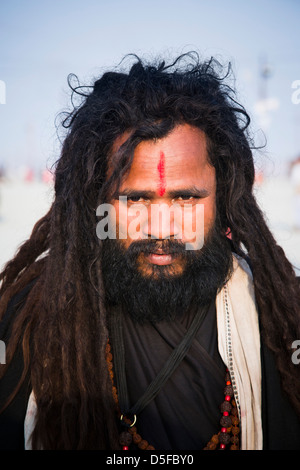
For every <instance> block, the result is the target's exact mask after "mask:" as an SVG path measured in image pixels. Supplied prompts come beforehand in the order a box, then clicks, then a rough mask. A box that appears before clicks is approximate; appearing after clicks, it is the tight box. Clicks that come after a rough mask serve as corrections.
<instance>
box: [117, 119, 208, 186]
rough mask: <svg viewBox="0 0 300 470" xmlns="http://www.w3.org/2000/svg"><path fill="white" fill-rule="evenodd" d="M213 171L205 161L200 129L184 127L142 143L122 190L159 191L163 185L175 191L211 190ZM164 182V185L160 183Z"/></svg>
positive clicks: (205, 147)
mask: <svg viewBox="0 0 300 470" xmlns="http://www.w3.org/2000/svg"><path fill="white" fill-rule="evenodd" d="M214 176H215V171H214V168H213V167H212V166H211V164H210V163H209V160H208V155H207V141H206V136H205V134H204V132H202V131H201V130H200V129H198V128H196V127H193V126H190V125H187V124H183V125H179V126H177V127H176V128H175V129H174V130H173V131H172V132H171V133H170V134H168V135H167V136H166V137H164V138H162V139H157V140H151V141H144V142H141V143H140V144H139V145H138V146H137V147H136V149H135V152H134V156H133V161H132V165H131V168H130V170H129V172H128V173H127V175H126V176H125V178H124V180H123V182H122V184H121V189H122V188H124V187H126V188H130V187H134V188H135V189H151V190H155V188H156V190H157V191H159V187H160V188H161V186H162V182H163V184H164V185H165V186H166V189H168V187H172V189H175V188H176V187H182V186H185V185H188V186H191V185H194V186H199V185H200V186H203V185H206V186H207V185H208V186H211V185H213V184H214ZM162 180H163V181H162Z"/></svg>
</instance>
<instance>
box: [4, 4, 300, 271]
mask: <svg viewBox="0 0 300 470" xmlns="http://www.w3.org/2000/svg"><path fill="white" fill-rule="evenodd" d="M299 18H300V1H299V0H251V1H250V0H249V1H246V0H244V1H243V0H239V1H238V0H227V1H221V0H211V1H209V0H185V1H177V0H166V1H163V0H160V1H158V0H152V1H134V0H127V1H121V0H110V1H109V2H108V1H103V0H98V1H96V0H86V1H85V2H82V1H77V0H62V1H58V0H52V1H48V0H43V1H35V0H26V1H25V0H23V1H21V0H19V1H17V0H0V171H1V172H2V174H3V176H2V178H1V180H0V247H1V248H0V266H2V265H3V263H5V262H6V261H7V260H8V259H9V258H10V257H11V256H12V254H13V253H14V252H15V250H16V248H17V247H18V245H19V244H20V243H21V242H22V241H23V240H24V239H25V238H26V237H27V236H28V235H29V234H30V231H31V229H32V226H33V224H34V222H35V221H36V220H37V219H38V218H39V217H40V216H42V215H43V214H44V213H45V211H46V210H47V209H48V207H49V204H50V202H51V199H52V195H53V193H52V183H51V180H49V173H47V171H46V169H47V168H51V165H52V164H53V163H54V162H55V161H56V160H57V158H58V157H59V151H60V143H59V140H58V138H57V129H56V125H55V124H56V123H57V122H59V121H57V117H58V116H59V113H60V112H62V111H65V110H68V109H69V107H70V90H69V88H68V85H67V76H68V74H69V73H75V74H76V75H77V76H78V78H79V80H80V82H81V83H82V84H84V85H90V84H92V82H93V80H94V79H95V78H96V77H98V76H99V75H100V74H102V73H103V71H105V70H107V69H108V68H111V67H115V66H116V65H117V64H118V63H119V62H120V61H121V60H122V58H123V57H124V56H125V55H126V54H129V53H135V54H138V55H140V56H141V57H145V58H151V57H156V56H161V57H162V58H164V57H166V58H167V59H168V58H170V59H172V58H174V57H176V56H177V55H179V54H181V53H182V52H187V51H189V50H197V51H198V52H199V53H200V55H201V56H202V57H203V58H204V59H206V58H209V57H210V56H214V57H216V58H217V59H219V60H220V61H221V62H222V63H225V64H226V63H227V62H228V61H230V62H231V63H232V66H233V70H234V74H235V77H236V88H237V92H238V99H239V101H240V102H242V104H243V105H244V106H245V107H246V109H247V110H248V112H249V113H250V116H251V118H252V126H251V129H252V133H253V135H254V137H255V140H256V143H257V144H261V143H262V142H263V141H264V139H265V138H266V139H267V146H266V148H265V149H264V150H263V151H261V152H257V153H256V154H255V159H256V167H257V174H258V180H257V189H256V191H257V197H258V199H259V201H260V203H261V205H262V207H263V210H264V211H265V213H266V217H267V218H268V220H269V224H270V226H271V229H272V231H273V233H274V235H275V237H276V238H277V240H278V242H279V243H280V244H281V245H282V246H283V247H284V249H285V251H286V253H287V255H288V257H289V258H290V259H291V261H292V262H293V263H295V264H296V266H300V235H299V234H300V230H299V227H300V224H299V227H297V217H298V216H297V212H296V198H295V192H296V189H295V184H294V180H292V179H291V177H290V173H289V164H290V162H291V161H292V160H293V159H295V158H296V157H297V156H298V155H300V132H299V125H300V103H299V104H298V103H297V99H296V100H295V96H298V97H299V98H300V93H298V95H295V93H296V92H297V89H295V88H293V85H294V86H295V85H297V83H296V81H297V80H298V81H300V47H299ZM299 87H300V82H299ZM293 96H294V99H292V98H293ZM298 101H300V99H299V100H298ZM299 211H300V208H299Z"/></svg>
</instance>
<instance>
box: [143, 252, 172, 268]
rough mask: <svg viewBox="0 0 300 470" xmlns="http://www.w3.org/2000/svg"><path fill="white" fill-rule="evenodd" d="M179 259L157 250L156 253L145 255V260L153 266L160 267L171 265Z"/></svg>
mask: <svg viewBox="0 0 300 470" xmlns="http://www.w3.org/2000/svg"><path fill="white" fill-rule="evenodd" d="M176 257H177V255H175V254H171V253H164V252H163V251H162V250H156V251H155V253H149V254H146V255H145V258H146V259H147V260H148V261H149V262H150V263H152V264H157V265H159V266H165V265H168V264H171V263H172V262H173V261H174V259H175V258H176Z"/></svg>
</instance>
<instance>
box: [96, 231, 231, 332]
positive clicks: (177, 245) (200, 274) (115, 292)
mask: <svg viewBox="0 0 300 470" xmlns="http://www.w3.org/2000/svg"><path fill="white" fill-rule="evenodd" d="M158 248H161V249H163V251H164V252H165V253H176V254H178V255H180V256H181V257H182V260H183V262H184V269H183V272H181V273H180V274H177V275H176V274H174V273H172V268H171V269H170V266H157V265H153V267H152V275H151V274H150V275H149V274H147V275H146V274H143V273H142V272H141V271H140V269H139V268H138V263H137V259H138V256H139V255H140V253H141V252H143V253H144V254H146V253H153V252H155V251H156V249H158ZM231 270H232V252H231V247H230V243H229V240H228V239H227V237H226V236H224V235H220V232H219V231H218V232H217V231H216V229H215V228H213V229H212V230H211V233H210V234H209V236H208V238H207V241H206V243H205V244H204V246H203V247H202V249H201V250H197V251H193V250H186V249H185V245H184V244H183V243H182V242H180V241H179V240H171V239H167V240H153V239H151V240H139V241H135V242H132V243H131V245H130V246H129V248H128V249H126V248H125V247H124V246H123V245H122V242H120V241H119V240H111V239H106V240H104V241H103V249H102V272H103V282H104V288H105V293H106V300H107V303H108V308H109V305H112V304H120V305H122V306H123V308H124V310H125V312H127V313H128V314H129V315H130V316H131V317H132V319H133V320H134V321H136V322H138V323H144V322H146V321H151V322H153V323H155V322H159V321H162V320H167V321H170V320H173V319H174V318H176V317H179V316H181V315H183V314H184V313H185V312H186V311H188V310H189V309H190V308H191V307H192V306H193V305H198V306H204V305H207V304H208V303H209V302H211V301H212V299H213V298H214V297H215V296H216V294H217V292H218V290H219V289H220V288H221V287H222V286H223V285H224V283H225V282H226V281H227V279H228V278H229V276H230V273H231Z"/></svg>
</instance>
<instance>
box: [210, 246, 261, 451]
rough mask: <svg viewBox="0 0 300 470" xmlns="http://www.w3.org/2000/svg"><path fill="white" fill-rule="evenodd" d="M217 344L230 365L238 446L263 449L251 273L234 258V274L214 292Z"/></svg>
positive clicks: (256, 333)
mask: <svg viewBox="0 0 300 470" xmlns="http://www.w3.org/2000/svg"><path fill="white" fill-rule="evenodd" d="M216 309H217V326H218V347H219V352H220V354H221V357H222V359H223V361H224V363H225V364H226V366H227V367H228V369H229V372H230V375H231V380H232V384H233V387H234V392H235V399H236V403H237V406H238V410H239V417H240V423H241V426H240V427H241V449H242V450H261V449H262V422H261V361H260V333H259V325H258V315H257V309H256V303H255V297H254V288H253V282H252V274H251V271H250V268H249V266H248V264H247V263H246V261H245V260H243V259H242V258H240V257H239V256H237V255H234V258H233V274H232V276H231V278H230V280H229V281H228V283H227V284H226V286H225V287H224V288H223V289H222V290H221V292H220V293H219V294H218V295H217V299H216Z"/></svg>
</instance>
